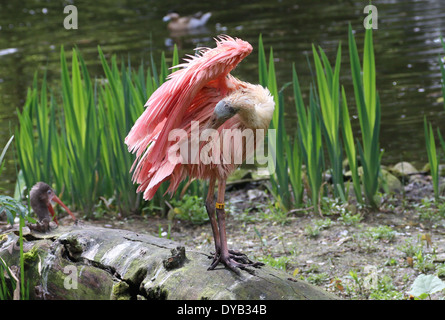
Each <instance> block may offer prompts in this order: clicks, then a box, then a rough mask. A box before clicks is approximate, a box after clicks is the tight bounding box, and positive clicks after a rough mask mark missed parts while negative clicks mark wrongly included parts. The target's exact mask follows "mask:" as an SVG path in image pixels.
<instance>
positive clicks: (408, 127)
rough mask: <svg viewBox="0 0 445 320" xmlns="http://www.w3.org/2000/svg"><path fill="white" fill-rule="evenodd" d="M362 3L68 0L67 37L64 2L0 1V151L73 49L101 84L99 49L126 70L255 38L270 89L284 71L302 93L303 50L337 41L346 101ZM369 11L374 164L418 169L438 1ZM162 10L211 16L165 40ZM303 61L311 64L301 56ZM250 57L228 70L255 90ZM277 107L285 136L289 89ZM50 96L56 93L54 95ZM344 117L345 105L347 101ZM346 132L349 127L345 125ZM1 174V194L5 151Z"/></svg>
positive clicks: (54, 82)
mask: <svg viewBox="0 0 445 320" xmlns="http://www.w3.org/2000/svg"><path fill="white" fill-rule="evenodd" d="M363 3H364V2H363V1H358V0H344V1H335V2H333V1H330V2H329V3H328V2H327V1H322V0H299V1H291V0H272V1H271V0H267V1H266V0H261V1H255V2H253V1H247V0H239V1H236V2H233V1H228V0H221V1H217V2H215V1H212V2H210V1H208V2H204V1H203V2H199V3H196V2H191V1H181V2H178V1H171V0H163V1H159V0H150V1H147V0H126V1H119V0H108V1H105V0H101V1H95V2H91V1H86V0H78V1H76V3H75V5H76V7H77V9H78V14H79V21H78V26H79V28H78V29H77V30H65V29H64V28H63V19H64V17H65V15H64V14H63V8H64V5H65V4H68V2H59V1H50V0H46V1H38V0H29V1H26V2H25V3H23V2H18V1H8V2H6V1H2V2H0V109H1V112H0V148H3V145H4V143H6V141H7V140H8V138H9V136H10V135H11V134H13V133H14V130H15V126H16V125H17V123H16V114H15V110H16V108H20V107H21V106H22V105H23V103H24V99H25V97H26V92H27V88H28V87H29V86H30V84H31V82H32V79H33V75H34V72H35V71H38V72H39V75H40V76H41V75H42V74H43V72H44V70H46V71H47V77H48V79H49V82H50V85H51V87H52V88H54V89H55V88H57V86H58V83H59V81H60V79H59V78H60V70H59V52H60V47H61V45H64V46H65V50H66V51H67V53H68V55H69V51H70V49H71V48H72V47H74V46H77V47H79V49H80V50H81V53H82V55H83V57H84V59H85V61H86V63H87V66H88V68H89V70H90V72H91V73H92V76H93V77H94V76H97V77H100V76H102V69H101V66H100V62H99V59H98V54H97V46H98V45H100V46H101V47H102V49H103V51H104V53H105V54H106V55H107V56H108V57H110V56H111V55H112V54H117V55H118V56H119V57H122V58H123V59H124V60H125V61H127V59H129V60H130V61H131V62H132V64H133V65H137V64H139V63H140V61H146V62H147V63H148V62H149V61H150V55H151V54H153V57H154V58H155V59H157V58H159V57H160V53H161V52H162V51H166V57H167V59H170V58H171V50H172V47H173V45H174V43H176V44H177V45H178V47H179V49H180V55H181V56H184V55H185V54H190V53H192V52H193V49H194V48H195V47H197V46H213V45H214V41H213V38H214V37H215V36H217V35H219V34H221V33H225V34H229V35H231V36H237V37H241V38H243V39H244V40H247V41H249V42H250V43H251V44H252V45H253V47H254V48H256V47H257V44H258V43H257V42H258V35H259V34H260V33H261V34H262V35H263V40H264V42H265V44H266V47H269V46H273V49H274V56H275V58H276V61H275V63H276V71H277V73H278V77H279V83H280V84H281V85H284V84H285V83H286V82H289V81H290V80H291V72H290V67H291V65H292V63H295V64H296V69H297V72H298V74H299V78H300V81H301V84H302V90H303V91H304V92H307V90H308V85H309V83H310V81H311V73H310V70H309V68H308V65H307V57H306V55H310V54H311V53H310V52H311V44H312V43H313V42H314V43H315V44H317V45H320V46H322V47H323V48H324V50H325V51H326V52H327V54H328V57H329V58H331V59H333V56H334V54H335V50H336V47H337V45H338V42H339V41H341V42H342V46H343V50H342V52H343V57H342V61H343V64H342V78H341V80H342V82H343V83H344V85H345V87H346V89H347V92H348V93H349V97H350V98H351V99H352V97H353V94H352V91H351V89H352V86H351V82H350V76H349V66H348V50H347V26H348V23H349V22H351V23H352V25H353V27H354V29H355V30H356V32H357V42H358V46H359V48H360V47H361V46H362V36H363V24H362V22H363V18H364V15H363V7H364V4H363ZM373 4H374V5H376V6H377V7H378V9H379V29H378V30H377V31H376V32H375V33H374V42H375V51H376V64H377V80H378V83H377V86H378V89H379V93H380V99H381V101H382V117H383V119H382V129H381V130H382V132H381V137H382V139H381V145H382V148H384V149H385V155H384V159H383V161H384V162H386V163H394V162H397V161H400V160H407V161H413V160H414V161H418V162H426V152H425V150H424V138H423V116H424V115H427V116H428V117H429V118H430V119H431V120H433V121H434V124H435V125H439V124H441V123H442V126H443V123H444V122H445V121H444V119H445V114H444V109H443V107H442V101H441V100H440V99H441V95H442V94H441V87H440V70H439V65H438V59H439V56H440V55H441V54H442V52H443V49H442V48H441V45H440V42H439V37H440V34H441V33H443V32H444V25H443V24H444V22H443V21H445V20H444V18H445V2H444V1H440V0H408V1H402V0H386V1H377V0H375V1H373ZM171 10H176V11H178V12H180V14H181V15H193V14H194V13H196V12H198V11H202V12H208V11H210V12H212V17H211V18H210V19H209V21H208V22H207V24H206V25H205V27H203V28H202V29H197V30H193V31H192V32H190V31H187V32H182V33H172V32H171V31H169V30H168V28H167V25H166V23H165V22H163V21H162V18H163V17H164V16H165V15H166V14H167V13H168V12H169V11H171ZM309 59H311V57H310V56H309ZM257 61H258V56H257V52H256V51H254V52H253V53H252V54H251V56H249V57H248V58H246V59H245V61H244V62H243V63H242V64H241V65H240V66H239V67H238V68H237V69H236V70H235V71H234V73H235V74H236V75H237V76H239V77H240V78H242V79H244V80H246V81H249V82H257V79H258V74H257V69H256V66H257ZM285 93H288V95H287V96H288V98H287V100H286V103H287V110H286V116H287V118H288V123H287V124H288V127H289V130H294V122H293V121H294V120H295V119H294V118H293V117H294V116H295V113H294V106H293V101H292V99H291V98H290V94H291V91H290V88H288V89H286V91H285ZM54 94H55V95H57V94H58V93H57V92H54ZM350 106H351V113H352V114H354V113H355V110H354V105H353V100H351V102H350ZM354 125H355V130H356V132H357V131H358V123H357V122H356V123H354ZM8 153H9V154H8V157H9V158H8V160H9V163H8V166H7V172H6V174H5V172H4V173H3V174H2V180H3V182H2V183H0V187H3V188H5V187H6V188H8V189H9V190H12V188H11V187H10V186H9V184H11V183H12V182H13V181H14V179H15V168H14V165H13V158H12V153H11V152H8Z"/></svg>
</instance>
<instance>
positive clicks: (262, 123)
mask: <svg viewBox="0 0 445 320" xmlns="http://www.w3.org/2000/svg"><path fill="white" fill-rule="evenodd" d="M274 107H275V103H274V100H273V97H272V96H271V94H270V92H269V90H268V89H266V88H264V87H262V86H260V85H252V84H247V83H245V85H244V86H243V87H242V88H241V89H239V90H236V91H234V92H233V93H232V94H230V95H228V96H227V97H225V98H224V99H222V100H220V101H219V102H218V103H217V104H216V106H215V109H214V110H213V114H212V116H211V118H210V122H209V126H210V127H211V128H213V129H216V128H218V127H220V126H221V125H222V124H223V123H224V122H226V121H227V120H229V119H230V118H232V117H233V116H235V115H239V118H240V121H241V122H243V123H244V124H245V125H246V127H248V128H251V129H256V128H258V129H260V128H261V129H267V128H268V126H269V123H270V120H271V119H272V115H273V111H274Z"/></svg>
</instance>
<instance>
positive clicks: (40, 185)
mask: <svg viewBox="0 0 445 320" xmlns="http://www.w3.org/2000/svg"><path fill="white" fill-rule="evenodd" d="M29 198H30V202H31V208H32V209H33V210H34V213H35V214H36V215H37V218H38V219H39V221H38V222H37V223H35V224H30V225H29V228H30V229H33V230H36V231H39V232H46V231H48V230H49V229H50V222H51V221H52V220H53V221H54V222H55V224H56V225H57V226H58V225H59V222H58V221H57V217H56V214H55V212H54V208H53V206H52V205H51V201H54V202H57V203H58V204H59V205H61V206H62V207H63V208H64V209H65V211H66V212H68V214H69V215H70V216H71V217H72V218H73V220H74V221H75V222H77V219H76V216H75V215H74V214H73V213H72V212H71V211H70V209H68V207H67V206H66V205H65V204H64V203H63V202H62V200H60V199H59V197H57V195H56V193H55V191H54V189H53V188H51V187H50V186H49V185H48V184H47V183H45V182H41V181H40V182H37V183H36V184H35V185H34V186H33V187H32V188H31V191H30V192H29ZM50 214H51V216H50Z"/></svg>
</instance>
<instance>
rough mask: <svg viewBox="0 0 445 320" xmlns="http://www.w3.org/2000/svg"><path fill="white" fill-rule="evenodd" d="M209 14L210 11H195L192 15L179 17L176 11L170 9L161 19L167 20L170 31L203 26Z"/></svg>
mask: <svg viewBox="0 0 445 320" xmlns="http://www.w3.org/2000/svg"><path fill="white" fill-rule="evenodd" d="M211 16H212V14H211V13H210V12H207V13H204V14H203V13H202V12H197V13H195V14H194V15H193V16H185V17H181V16H180V15H179V14H178V13H177V12H175V11H171V12H169V13H168V14H167V15H166V16H165V17H164V18H163V19H162V20H163V21H164V22H168V25H167V27H168V29H169V30H170V31H181V30H188V29H196V28H200V27H202V26H204V25H205V24H206V23H207V21H208V20H209V19H210V17H211Z"/></svg>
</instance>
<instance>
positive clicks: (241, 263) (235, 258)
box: [207, 250, 264, 274]
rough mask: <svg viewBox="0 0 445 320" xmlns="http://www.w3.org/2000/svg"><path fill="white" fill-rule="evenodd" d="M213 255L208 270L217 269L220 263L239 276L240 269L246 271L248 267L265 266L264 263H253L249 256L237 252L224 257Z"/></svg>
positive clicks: (231, 252) (230, 251)
mask: <svg viewBox="0 0 445 320" xmlns="http://www.w3.org/2000/svg"><path fill="white" fill-rule="evenodd" d="M211 254H212V255H213V261H212V263H211V265H210V267H209V268H208V269H207V270H213V269H215V268H216V266H217V265H218V264H219V263H220V262H221V263H222V264H224V265H225V266H226V267H227V268H229V269H230V270H232V271H233V272H235V273H236V274H239V270H238V269H242V270H246V268H248V267H254V268H259V267H261V266H264V263H262V262H253V261H251V260H250V259H249V258H248V257H247V255H245V254H244V253H242V252H239V251H235V250H229V255H228V256H223V255H221V254H220V253H214V254H213V253H211Z"/></svg>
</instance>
